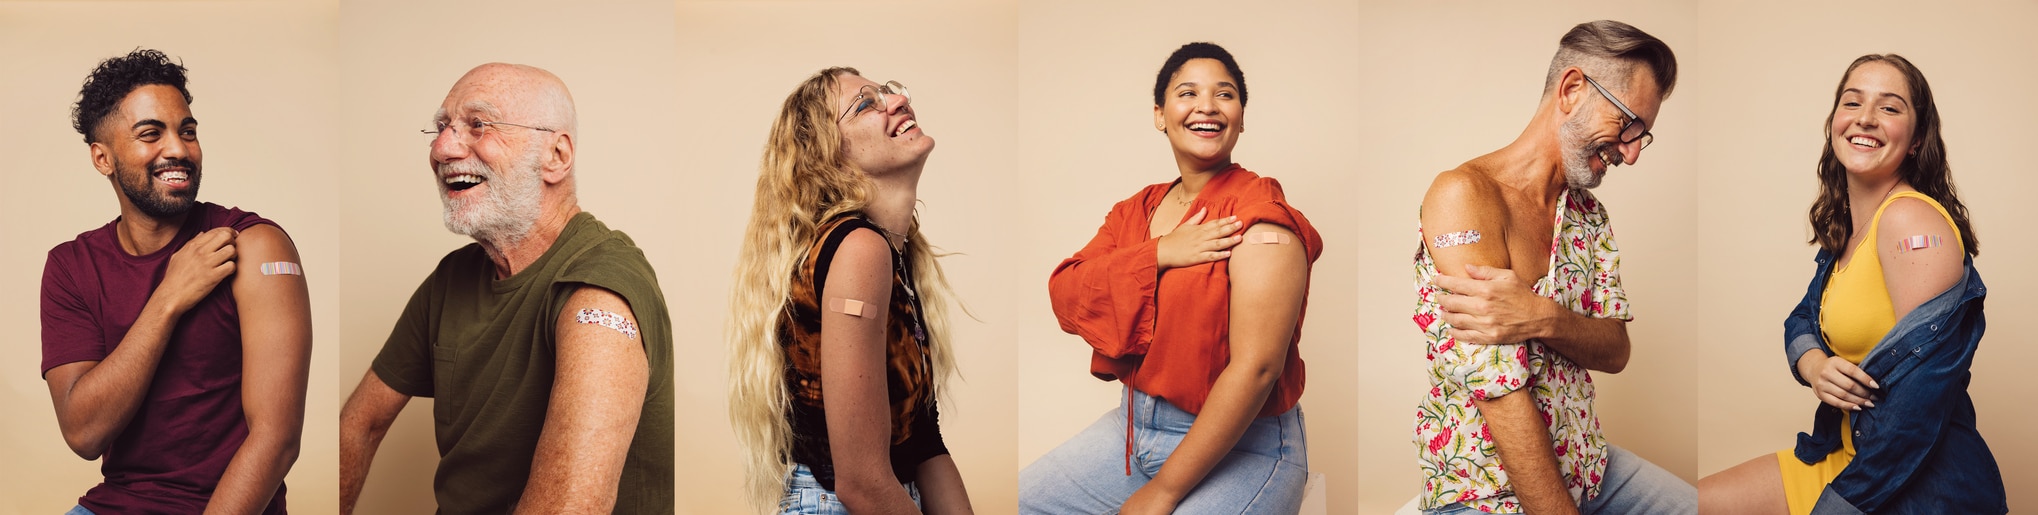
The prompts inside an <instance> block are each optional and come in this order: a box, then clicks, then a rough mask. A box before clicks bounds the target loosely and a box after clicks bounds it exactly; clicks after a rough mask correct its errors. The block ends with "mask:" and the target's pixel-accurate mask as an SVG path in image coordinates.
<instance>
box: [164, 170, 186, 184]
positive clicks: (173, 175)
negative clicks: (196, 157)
mask: <svg viewBox="0 0 2038 515" xmlns="http://www.w3.org/2000/svg"><path fill="white" fill-rule="evenodd" d="M156 180H159V181H163V182H172V183H180V182H184V181H188V180H191V174H190V172H181V171H176V170H171V171H167V172H158V173H156Z"/></svg>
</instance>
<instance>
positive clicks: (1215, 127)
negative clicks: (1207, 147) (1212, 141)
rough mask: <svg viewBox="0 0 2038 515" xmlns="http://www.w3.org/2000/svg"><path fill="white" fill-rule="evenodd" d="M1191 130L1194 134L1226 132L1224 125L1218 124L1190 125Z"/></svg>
mask: <svg viewBox="0 0 2038 515" xmlns="http://www.w3.org/2000/svg"><path fill="white" fill-rule="evenodd" d="M1189 130H1190V131H1194V132H1218V131H1222V130H1224V125H1223V124H1220V123H1217V122H1197V123H1192V124H1189Z"/></svg>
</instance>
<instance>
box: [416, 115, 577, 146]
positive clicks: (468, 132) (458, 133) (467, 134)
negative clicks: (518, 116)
mask: <svg viewBox="0 0 2038 515" xmlns="http://www.w3.org/2000/svg"><path fill="white" fill-rule="evenodd" d="M462 125H465V126H466V128H465V129H462V128H461V126H462ZM498 125H501V126H506V127H521V128H525V129H530V130H534V131H545V132H550V133H555V134H556V133H558V132H559V131H556V130H552V129H547V128H544V127H538V126H535V125H524V124H521V123H509V122H489V121H482V120H467V121H464V122H458V123H455V122H453V121H451V120H437V121H434V122H432V128H430V129H419V130H418V132H420V133H424V134H430V135H431V136H432V137H434V138H437V137H439V133H441V132H452V133H453V137H454V138H462V137H463V136H464V138H462V139H460V141H461V142H463V143H473V142H474V141H475V140H478V139H481V136H482V134H483V133H485V132H488V131H491V130H496V126H498Z"/></svg>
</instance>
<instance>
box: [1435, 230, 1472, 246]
mask: <svg viewBox="0 0 2038 515" xmlns="http://www.w3.org/2000/svg"><path fill="white" fill-rule="evenodd" d="M1468 243H1479V231H1458V232H1454V233H1449V234H1439V235H1437V237H1436V239H1435V240H1434V241H1433V242H1432V243H1431V244H1430V246H1432V247H1436V248H1440V249H1442V248H1450V247H1456V246H1459V245H1464V244H1468Z"/></svg>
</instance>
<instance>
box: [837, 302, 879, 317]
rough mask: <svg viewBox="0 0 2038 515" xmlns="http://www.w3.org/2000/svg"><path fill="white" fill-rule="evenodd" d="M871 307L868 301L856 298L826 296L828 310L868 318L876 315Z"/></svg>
mask: <svg viewBox="0 0 2038 515" xmlns="http://www.w3.org/2000/svg"><path fill="white" fill-rule="evenodd" d="M872 307H873V306H871V305H870V303H868V302H864V301H860V300H856V299H845V298H842V297H829V298H828V311H833V312H836V313H841V314H844V315H849V316H853V317H857V318H869V317H871V316H874V315H876V314H877V313H876V312H874V310H872V309H871V308H872Z"/></svg>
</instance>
